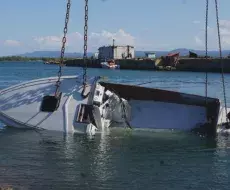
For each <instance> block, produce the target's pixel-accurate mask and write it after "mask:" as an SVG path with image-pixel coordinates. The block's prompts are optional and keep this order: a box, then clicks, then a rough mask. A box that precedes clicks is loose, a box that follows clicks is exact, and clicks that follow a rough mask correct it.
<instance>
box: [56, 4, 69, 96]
mask: <svg viewBox="0 0 230 190" xmlns="http://www.w3.org/2000/svg"><path fill="white" fill-rule="evenodd" d="M70 6H71V0H68V2H67V8H66V17H65V27H64V36H63V38H62V47H61V57H60V63H59V71H58V80H57V82H56V92H55V95H57V93H58V91H59V88H60V85H61V81H60V80H61V75H62V66H63V62H64V55H65V43H66V34H67V30H68V22H69V13H70Z"/></svg>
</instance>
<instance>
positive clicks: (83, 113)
mask: <svg viewBox="0 0 230 190" xmlns="http://www.w3.org/2000/svg"><path fill="white" fill-rule="evenodd" d="M76 122H77V123H86V124H90V123H92V124H93V125H94V126H96V127H97V128H99V129H101V127H102V123H101V116H100V111H99V108H98V107H97V106H93V105H87V104H80V105H79V107H78V112H77V117H76Z"/></svg>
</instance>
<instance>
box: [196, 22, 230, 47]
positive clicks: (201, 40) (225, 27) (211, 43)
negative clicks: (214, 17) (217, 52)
mask: <svg viewBox="0 0 230 190" xmlns="http://www.w3.org/2000/svg"><path fill="white" fill-rule="evenodd" d="M220 35H221V45H222V48H223V49H229V48H230V20H220ZM194 39H195V44H196V47H199V48H202V47H204V45H205V30H204V29H202V30H201V31H200V32H199V33H198V34H197V35H196V36H195V37H194ZM208 48H209V49H218V35H217V27H216V26H215V27H208Z"/></svg>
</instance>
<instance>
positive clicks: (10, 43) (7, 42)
mask: <svg viewBox="0 0 230 190" xmlns="http://www.w3.org/2000/svg"><path fill="white" fill-rule="evenodd" d="M3 45H4V46H11V47H18V46H21V43H20V42H19V41H16V40H5V41H4V42H3Z"/></svg>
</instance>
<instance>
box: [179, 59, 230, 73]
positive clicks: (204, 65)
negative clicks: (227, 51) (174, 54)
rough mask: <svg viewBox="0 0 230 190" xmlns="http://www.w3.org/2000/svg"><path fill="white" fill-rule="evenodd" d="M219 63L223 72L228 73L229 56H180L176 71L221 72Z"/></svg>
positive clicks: (229, 66)
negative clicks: (221, 57) (207, 57)
mask: <svg viewBox="0 0 230 190" xmlns="http://www.w3.org/2000/svg"><path fill="white" fill-rule="evenodd" d="M221 63H222V64H223V68H224V72H225V73H230V58H223V59H222V61H221V59H220V58H210V59H205V58H180V59H179V63H178V64H177V65H176V70H177V71H193V72H221Z"/></svg>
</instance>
